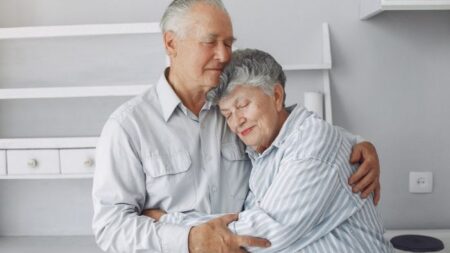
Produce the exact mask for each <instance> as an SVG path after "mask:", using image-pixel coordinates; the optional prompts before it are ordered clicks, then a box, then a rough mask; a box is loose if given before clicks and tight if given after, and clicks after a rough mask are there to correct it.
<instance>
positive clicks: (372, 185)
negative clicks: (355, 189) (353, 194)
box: [361, 182, 377, 199]
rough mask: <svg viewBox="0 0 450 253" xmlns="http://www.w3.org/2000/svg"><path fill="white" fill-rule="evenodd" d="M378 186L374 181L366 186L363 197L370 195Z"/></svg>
mask: <svg viewBox="0 0 450 253" xmlns="http://www.w3.org/2000/svg"><path fill="white" fill-rule="evenodd" d="M376 187H377V182H373V183H372V184H370V185H369V186H368V187H366V189H364V191H362V193H361V198H363V199H365V198H367V197H369V195H370V194H371V193H372V192H374V191H375V188H376Z"/></svg>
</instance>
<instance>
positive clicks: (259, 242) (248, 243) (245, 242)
mask: <svg viewBox="0 0 450 253" xmlns="http://www.w3.org/2000/svg"><path fill="white" fill-rule="evenodd" d="M236 240H237V243H238V245H239V246H240V247H259V248H268V247H270V245H271V244H270V241H269V240H266V239H263V238H259V237H253V236H245V235H241V236H236Z"/></svg>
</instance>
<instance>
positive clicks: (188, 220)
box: [159, 191, 255, 226]
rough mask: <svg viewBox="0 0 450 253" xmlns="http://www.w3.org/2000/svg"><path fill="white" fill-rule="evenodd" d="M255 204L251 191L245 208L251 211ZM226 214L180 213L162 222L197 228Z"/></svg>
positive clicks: (165, 218)
mask: <svg viewBox="0 0 450 253" xmlns="http://www.w3.org/2000/svg"><path fill="white" fill-rule="evenodd" d="M254 203H255V196H254V194H253V193H252V192H251V191H250V192H249V193H248V195H247V198H246V199H245V203H244V207H245V209H249V208H251V207H253V205H254ZM223 215H225V214H205V213H200V212H189V213H179V212H172V213H167V214H165V215H163V216H162V217H161V218H160V220H159V221H160V222H162V223H167V224H182V225H186V226H197V225H200V224H202V223H205V222H208V221H210V220H212V219H215V218H219V217H220V216H223Z"/></svg>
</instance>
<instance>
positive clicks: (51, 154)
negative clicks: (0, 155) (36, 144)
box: [6, 149, 59, 175]
mask: <svg viewBox="0 0 450 253" xmlns="http://www.w3.org/2000/svg"><path fill="white" fill-rule="evenodd" d="M6 157H7V166H8V174H9V175H34V174H59V152H58V150H57V149H30V150H8V151H7V152H6Z"/></svg>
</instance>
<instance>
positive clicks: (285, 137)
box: [154, 49, 392, 253]
mask: <svg viewBox="0 0 450 253" xmlns="http://www.w3.org/2000/svg"><path fill="white" fill-rule="evenodd" d="M285 80H286V78H285V75H284V73H283V70H282V68H281V66H280V64H278V63H277V62H276V61H275V59H274V58H273V57H272V56H270V55H269V54H267V53H265V52H262V51H259V50H250V49H247V50H238V51H236V52H235V53H234V55H233V59H232V61H231V63H230V64H229V65H228V66H227V67H226V69H225V71H224V72H223V74H222V77H221V84H220V85H219V86H218V87H217V88H216V89H214V90H212V91H211V92H210V93H209V94H208V98H209V99H210V100H213V101H216V102H218V105H219V107H220V110H221V112H222V114H223V115H224V116H225V117H226V120H227V123H228V125H229V127H230V129H231V130H232V131H233V132H234V133H236V134H237V135H238V136H239V138H240V139H241V140H242V141H243V142H244V143H245V144H246V145H247V153H248V154H249V157H250V158H251V160H252V164H253V169H252V172H251V175H250V192H249V194H248V196H247V199H246V201H245V210H244V211H242V212H241V213H239V219H238V220H237V221H234V222H232V223H230V224H229V225H228V226H229V228H230V230H231V231H232V232H234V233H236V234H239V235H253V236H258V237H262V238H266V239H268V240H269V241H270V242H271V247H269V248H264V249H263V248H248V249H247V250H249V251H255V252H257V251H258V252H259V251H261V252H321V253H324V252H346V253H349V252H378V253H381V252H392V247H391V245H390V244H389V242H388V241H387V240H385V239H384V238H383V232H384V229H383V225H382V222H381V219H380V216H379V214H378V212H377V210H376V208H375V206H374V204H373V201H372V200H371V199H370V198H369V199H361V198H360V197H359V196H358V195H356V194H354V193H352V190H351V188H350V186H349V185H348V184H347V178H348V177H349V176H350V175H351V174H352V173H353V172H354V170H355V167H354V166H352V165H351V164H350V163H349V161H348V157H349V156H350V153H351V148H352V145H353V144H354V143H353V142H354V140H353V138H350V136H349V135H348V134H347V135H346V134H342V133H341V130H340V129H338V128H336V127H334V126H332V125H330V124H328V123H327V122H325V121H323V120H322V119H320V118H318V117H317V115H315V114H314V113H312V112H309V111H307V110H306V109H305V108H303V107H301V106H296V107H295V108H293V109H291V110H289V109H287V108H285V106H284V100H285V92H284V84H285ZM215 217H217V215H203V214H199V213H195V212H193V213H170V214H166V215H163V216H162V217H161V218H160V221H161V222H166V223H178V224H186V225H191V226H192V225H197V224H200V223H202V222H205V221H207V220H209V219H212V218H215ZM154 218H157V217H154Z"/></svg>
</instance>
